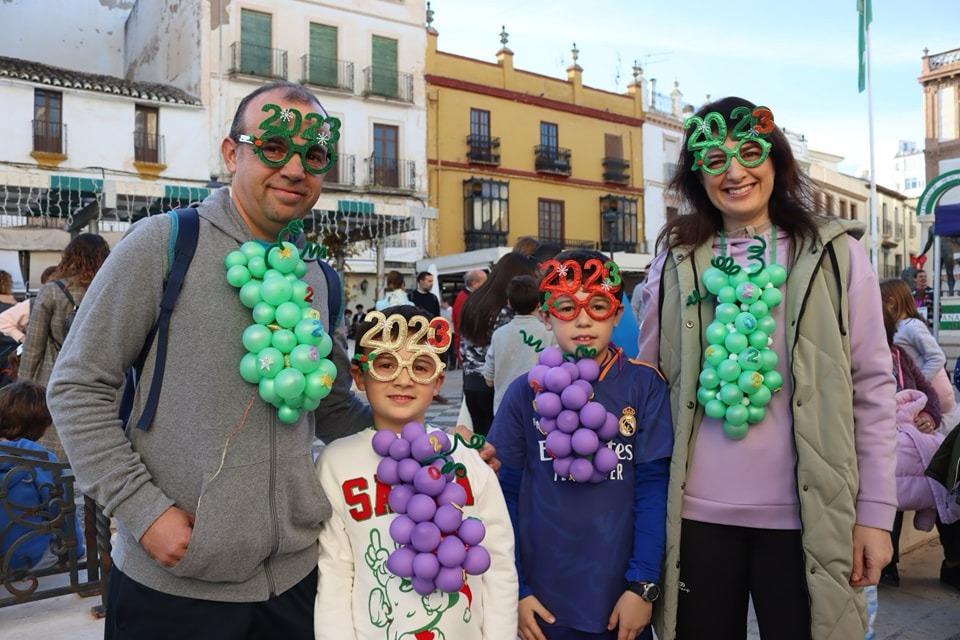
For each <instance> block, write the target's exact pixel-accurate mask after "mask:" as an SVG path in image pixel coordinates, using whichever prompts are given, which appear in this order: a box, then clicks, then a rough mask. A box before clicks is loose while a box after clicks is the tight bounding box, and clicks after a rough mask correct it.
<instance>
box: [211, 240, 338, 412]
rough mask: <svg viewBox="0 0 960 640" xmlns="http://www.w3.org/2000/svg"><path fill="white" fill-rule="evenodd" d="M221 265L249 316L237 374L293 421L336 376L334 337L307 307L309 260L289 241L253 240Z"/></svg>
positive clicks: (311, 406)
mask: <svg viewBox="0 0 960 640" xmlns="http://www.w3.org/2000/svg"><path fill="white" fill-rule="evenodd" d="M224 264H225V265H226V268H227V282H229V283H230V285H231V286H233V287H236V288H237V289H239V290H240V302H242V303H243V305H244V306H245V307H247V308H248V309H250V310H251V315H252V317H253V324H251V325H250V326H248V327H247V328H246V329H245V330H244V331H243V338H242V340H243V346H244V348H246V350H247V353H246V354H245V355H244V356H243V358H241V359H240V377H242V378H243V379H244V380H246V381H247V382H249V383H250V384H255V385H257V386H258V388H259V393H260V397H261V398H262V399H263V401H264V402H267V403H269V404H272V405H273V406H274V407H276V409H277V417H278V418H279V419H280V421H281V422H283V423H284V424H294V423H296V422H297V421H298V420H299V419H300V412H301V411H313V410H314V409H316V408H317V407H318V406H319V405H320V401H321V400H323V399H324V398H326V397H327V395H329V394H330V389H331V388H332V386H333V380H334V378H336V377H337V367H336V366H335V365H334V364H333V362H331V361H330V360H329V359H328V358H327V356H329V355H330V351H331V350H332V349H333V340H332V339H331V338H330V335H329V334H328V333H327V332H326V331H324V329H323V324H322V323H321V322H320V312H319V311H317V310H316V309H314V308H313V307H311V306H310V301H311V299H312V297H313V290H312V289H311V288H310V287H309V286H308V285H307V283H306V282H304V281H303V280H301V278H302V277H303V276H304V275H305V274H306V273H307V264H306V263H305V262H304V261H303V260H302V259H301V258H300V251H299V250H298V249H297V247H296V245H294V244H292V243H289V242H282V243H279V244H277V245H272V246H270V247H265V246H264V245H262V244H260V243H259V242H253V241H251V242H245V243H244V244H243V245H242V246H241V247H240V248H239V249H237V250H235V251H231V252H230V253H228V254H227V257H226V258H225V259H224Z"/></svg>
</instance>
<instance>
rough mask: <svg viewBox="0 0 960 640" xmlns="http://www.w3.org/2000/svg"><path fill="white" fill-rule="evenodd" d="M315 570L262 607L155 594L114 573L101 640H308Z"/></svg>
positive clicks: (311, 621)
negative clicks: (172, 639)
mask: <svg viewBox="0 0 960 640" xmlns="http://www.w3.org/2000/svg"><path fill="white" fill-rule="evenodd" d="M316 597H317V570H316V569H314V570H313V571H312V572H311V573H310V575H308V576H307V577H306V578H304V579H303V580H301V581H300V582H299V583H297V584H296V585H295V586H293V587H292V588H290V589H288V590H287V591H284V592H283V593H281V594H280V595H279V596H276V597H273V598H270V599H269V600H267V601H265V602H214V601H212V600H197V599H194V598H183V597H181V596H173V595H170V594H167V593H161V592H160V591H155V590H153V589H151V588H149V587H146V586H144V585H142V584H140V583H139V582H136V581H134V580H131V579H130V578H128V577H127V576H125V575H124V574H123V573H121V572H120V571H119V570H117V568H116V567H113V569H111V571H110V593H109V597H108V598H107V619H106V625H105V626H104V631H103V637H104V640H167V639H168V638H178V639H188V638H189V639H194V638H195V639H196V640H208V639H209V640H268V639H273V638H283V639H284V640H313V605H314V603H315V602H316Z"/></svg>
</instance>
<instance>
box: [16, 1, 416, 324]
mask: <svg viewBox="0 0 960 640" xmlns="http://www.w3.org/2000/svg"><path fill="white" fill-rule="evenodd" d="M58 10H61V11H63V12H69V14H70V16H71V20H70V21H66V20H62V21H51V20H48V19H47V16H48V15H49V14H50V13H51V12H56V11H58ZM424 13H425V4H424V2H423V1H422V0H415V1H413V2H402V3H401V2H392V1H389V0H359V1H356V2H350V3H346V2H344V3H339V5H331V4H330V3H324V2H320V1H319V0H257V1H251V2H230V1H226V0H116V1H113V2H100V0H48V2H45V3H43V4H42V5H41V4H38V3H36V2H33V1H32V0H9V2H5V3H4V4H3V5H2V6H0V36H2V37H0V40H3V42H0V56H8V57H9V58H11V59H12V60H13V62H12V63H10V64H8V65H7V66H9V67H11V69H12V70H11V72H10V73H9V74H7V75H6V77H4V76H5V74H4V73H3V72H2V71H0V91H3V92H5V93H3V94H2V97H0V101H2V102H0V103H2V104H3V105H4V111H5V112H8V113H13V114H15V116H16V117H18V118H19V119H21V120H23V121H24V123H25V125H24V131H25V132H26V133H24V135H23V136H20V137H21V138H23V139H22V140H20V139H19V138H18V143H17V146H16V151H14V149H11V148H10V146H9V145H8V146H7V148H6V149H4V150H3V151H2V152H0V162H5V163H22V164H25V165H26V170H29V171H33V173H34V174H36V172H38V171H39V172H40V174H37V175H41V177H45V178H49V176H46V174H44V173H43V172H49V171H52V170H53V169H51V168H50V167H56V166H59V167H60V168H67V167H102V168H104V170H105V171H106V173H107V174H109V173H110V172H121V173H122V174H124V175H127V174H129V180H128V181H131V180H132V181H136V179H140V180H141V182H143V185H141V186H142V187H144V188H146V191H147V192H151V193H152V192H157V191H159V192H160V193H161V194H162V193H164V190H165V189H166V186H168V179H174V180H173V181H174V182H176V183H177V185H180V186H185V187H186V188H187V189H188V191H187V192H184V193H185V194H187V193H189V195H191V196H193V197H195V198H196V197H203V196H205V195H206V193H207V191H206V189H205V188H206V187H207V186H208V183H209V186H211V187H212V186H216V185H217V184H218V183H228V182H229V176H228V175H227V174H226V171H225V168H224V166H223V163H222V159H221V157H220V142H221V140H222V139H223V137H224V136H225V135H226V133H227V131H228V130H229V127H230V123H231V121H232V119H233V115H234V112H235V110H236V108H237V106H238V105H239V103H240V100H241V99H242V98H243V97H244V96H245V95H247V94H248V93H250V92H251V91H253V90H255V89H256V88H257V87H259V86H262V85H264V84H266V83H269V82H272V81H275V80H288V81H290V82H295V83H302V84H304V85H305V86H306V87H307V88H308V89H309V90H311V91H312V92H313V93H314V94H315V95H316V96H317V97H318V98H319V100H320V101H321V103H322V104H323V106H324V107H325V109H326V111H327V112H328V113H329V114H330V115H334V116H336V117H338V118H340V119H341V121H342V122H343V127H342V129H341V131H342V134H341V138H340V141H339V145H338V146H339V148H338V151H339V154H340V161H339V162H338V163H337V166H336V167H335V168H334V170H332V171H331V172H330V173H328V174H327V175H326V181H325V185H324V192H323V195H322V196H321V198H320V200H319V201H318V202H317V204H316V206H315V209H314V213H313V215H312V216H310V217H308V219H307V220H306V221H305V224H306V228H307V230H308V232H315V233H316V234H317V235H318V237H319V239H320V240H322V241H324V242H325V243H326V244H328V245H329V247H330V248H331V250H332V251H334V252H335V253H336V255H337V256H339V257H340V258H343V257H345V256H348V257H349V259H348V260H346V264H345V265H344V264H343V262H342V260H341V263H340V266H341V267H345V269H344V271H345V272H344V280H345V283H346V285H347V292H348V298H350V299H351V301H352V302H353V301H355V302H359V303H362V304H364V306H368V305H369V304H370V303H371V302H372V301H373V300H374V299H375V297H376V294H377V289H378V284H379V283H378V278H377V277H376V276H375V274H376V273H377V267H378V257H379V267H380V270H381V272H382V270H383V269H384V268H386V269H390V268H401V269H403V270H406V271H408V272H410V269H411V267H410V265H411V264H412V263H413V262H414V261H415V260H416V259H417V258H419V257H422V255H423V247H424V246H425V243H424V231H423V227H424V225H423V224H422V222H421V221H422V219H423V218H424V217H430V216H431V215H432V210H431V209H429V208H428V207H427V206H426V191H427V185H426V149H425V147H426V111H425V106H424V105H425V98H424V86H423V66H424V55H425V53H424V52H425V46H426V44H425V43H426V36H425V32H424V28H423V22H424ZM24 25H26V28H24ZM54 42H59V43H61V44H60V46H56V47H52V46H50V43H54ZM37 43H42V45H39V44H37ZM28 55H29V57H27V56H28ZM31 63H42V64H45V65H51V66H58V65H59V66H62V69H60V70H59V71H52V72H51V71H46V72H42V73H34V72H30V71H27V72H26V73H21V72H20V71H18V69H20V68H21V67H24V65H29V64H31ZM17 73H19V74H20V75H21V76H23V78H20V79H10V80H8V79H7V78H14V76H15V75H16V74H17ZM92 73H97V74H103V75H107V76H111V78H109V79H107V80H104V81H101V82H99V83H98V81H97V76H93V75H92ZM41 76H44V77H45V76H49V77H50V78H49V79H48V80H46V81H45V80H37V78H39V77H41ZM124 78H126V80H124ZM44 83H46V84H48V86H49V87H50V90H51V91H53V92H57V91H58V92H59V93H61V94H64V95H63V96H62V97H61V98H57V97H56V96H54V98H52V100H53V102H51V103H50V104H47V102H46V100H47V96H46V94H43V93H41V95H40V97H37V98H34V97H32V96H31V95H30V93H31V91H33V89H32V88H31V87H34V85H37V86H39V85H40V84H44ZM97 87H99V88H97ZM151 88H152V89H153V92H152V93H151V91H150V89H151ZM54 90H55V91H54ZM15 94H16V95H15ZM94 94H98V96H97V97H96V98H93V97H91V96H93V95H94ZM8 95H9V97H8ZM81 95H84V96H86V98H85V99H84V100H80V98H79V96H81ZM150 96H160V97H157V98H156V99H153V98H151V97H150ZM91 101H92V102H91ZM35 102H36V104H34V103H35ZM174 105H176V106H174ZM149 108H154V109H159V111H160V112H159V113H152V114H149V113H148V114H144V113H141V112H142V111H144V109H149ZM31 110H33V115H34V116H36V114H38V113H40V114H54V115H57V114H60V115H61V117H62V119H63V120H64V121H63V122H62V123H60V124H62V125H65V127H64V126H60V124H58V125H57V127H59V129H58V130H59V131H60V132H61V133H59V134H57V135H58V136H60V137H62V138H63V139H64V140H65V141H68V143H67V142H64V144H68V148H69V153H68V154H66V155H67V158H66V159H63V160H60V161H59V164H58V163H57V162H56V161H57V158H55V157H53V158H51V157H46V156H44V157H43V158H40V159H38V158H36V157H31V156H30V153H31V152H33V151H36V150H35V149H33V150H32V149H30V148H29V147H30V146H31V135H30V131H29V128H30V126H31V124H30V120H31V119H33V120H38V119H40V120H42V118H46V117H47V116H46V115H42V118H38V117H33V118H31ZM134 120H136V122H137V123H139V124H137V125H136V127H139V128H136V127H135V124H134ZM43 121H45V120H43ZM128 122H129V124H127V123H128ZM38 126H40V127H41V128H42V127H46V126H47V125H38ZM105 127H106V128H105ZM52 131H53V130H52V129H51V131H47V130H46V129H42V130H39V133H40V134H44V135H46V134H49V133H51V132H52ZM134 131H137V132H140V133H138V134H137V135H139V136H140V139H141V142H142V139H143V138H144V135H147V136H148V137H151V136H152V138H153V139H154V143H153V144H154V146H158V149H157V153H158V154H161V155H162V156H163V157H162V159H161V158H155V157H154V156H155V155H157V153H155V154H152V155H150V157H149V158H147V159H148V160H153V161H154V162H152V164H153V165H158V166H147V165H144V164H143V163H139V164H138V163H137V162H134V161H135V160H137V158H134V148H133V141H132V138H133V136H134ZM143 131H146V132H147V133H146V134H143V133H142V132H143ZM40 137H43V136H40ZM33 138H37V136H36V135H34V136H33ZM46 138H50V136H49V135H47V136H46ZM47 142H49V140H47ZM140 146H141V147H142V146H143V144H141V145H140ZM35 155H36V154H35ZM141 155H142V154H141ZM141 159H142V158H141ZM44 163H46V164H44ZM148 164H150V163H148ZM30 165H32V166H30ZM159 165H163V166H162V167H159ZM8 167H9V165H8ZM4 170H8V169H4ZM151 173H152V174H153V175H150V174H151ZM71 175H72V174H71ZM96 177H100V179H101V181H102V182H104V184H103V185H102V186H99V185H100V183H94V184H95V185H98V188H99V189H101V190H102V195H103V197H100V199H101V200H103V199H104V198H107V199H108V200H109V197H110V194H112V193H120V194H122V193H123V192H124V190H123V189H122V188H121V189H119V190H118V189H117V188H114V187H112V186H110V185H109V183H110V182H111V181H110V180H109V179H104V178H103V176H94V177H92V178H91V179H94V178H96ZM40 182H43V180H40ZM189 189H194V191H192V192H190V191H189ZM179 192H180V191H178V193H179ZM97 193H100V192H97ZM98 197H99V196H98ZM82 202H83V201H82V200H78V203H80V204H82ZM178 203H179V201H174V204H178ZM108 204H110V203H109V202H108ZM183 204H186V203H183ZM68 208H69V207H68ZM74 208H76V207H74ZM156 208H157V205H154V207H153V209H156ZM152 211H153V210H152V209H151V212H152ZM93 219H94V220H99V221H101V224H100V227H101V228H103V227H104V224H107V223H109V222H111V221H112V220H113V219H112V218H110V216H103V215H101V214H97V215H96V216H93ZM120 222H123V220H120ZM107 226H108V227H110V225H109V224H107ZM122 226H123V225H122V224H121V225H120V227H117V228H118V230H122ZM110 228H113V227H110ZM377 247H379V248H380V249H381V250H380V251H379V252H378V251H377ZM378 254H379V255H378ZM411 284H412V281H411Z"/></svg>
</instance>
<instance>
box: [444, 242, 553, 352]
mask: <svg viewBox="0 0 960 640" xmlns="http://www.w3.org/2000/svg"><path fill="white" fill-rule="evenodd" d="M536 274H537V261H536V260H534V259H533V258H531V257H530V256H525V255H523V254H522V253H517V252H510V253H507V254H504V256H503V257H502V258H500V259H499V260H498V261H497V264H495V265H493V270H491V271H490V277H489V278H487V280H486V282H484V283H483V284H482V285H480V286H479V287H477V290H476V291H474V292H473V293H471V294H470V296H469V297H467V301H466V302H465V303H464V305H463V311H461V313H460V335H462V336H463V337H464V338H466V339H467V340H469V341H470V342H471V343H472V344H474V345H476V346H478V347H485V346H487V345H488V344H490V334H492V333H493V323H494V322H495V321H496V319H497V314H499V313H500V309H502V308H503V307H504V305H506V303H507V285H509V284H510V281H511V280H513V279H514V278H516V277H517V276H536Z"/></svg>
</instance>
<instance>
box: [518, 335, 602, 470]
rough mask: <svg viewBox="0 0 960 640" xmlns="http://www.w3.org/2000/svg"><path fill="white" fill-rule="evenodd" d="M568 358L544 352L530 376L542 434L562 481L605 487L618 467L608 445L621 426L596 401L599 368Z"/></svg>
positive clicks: (591, 361) (591, 362) (585, 360)
mask: <svg viewBox="0 0 960 640" xmlns="http://www.w3.org/2000/svg"><path fill="white" fill-rule="evenodd" d="M567 357H568V356H564V353H563V351H561V350H560V348H559V347H549V348H547V349H544V350H543V352H542V353H541V354H540V357H539V359H538V363H537V364H536V365H535V366H534V367H533V369H531V370H530V373H529V374H527V382H529V384H530V387H531V388H532V389H533V390H534V392H535V393H536V396H535V398H534V401H533V405H534V409H535V410H536V412H537V413H538V414H539V415H540V432H541V433H542V434H543V435H544V436H546V447H547V454H548V455H550V457H552V458H553V470H554V472H555V473H556V474H557V476H558V477H560V478H565V479H570V480H574V481H576V482H593V483H598V482H603V481H604V480H606V479H607V478H608V477H609V475H610V472H611V471H613V470H614V469H615V468H616V466H617V462H618V460H617V454H616V453H615V452H614V451H613V449H611V448H610V447H608V446H607V444H608V443H609V442H610V441H611V440H613V439H614V438H615V437H616V436H617V432H618V430H619V422H618V420H617V416H615V415H614V414H612V413H610V412H609V411H607V409H606V407H604V406H603V405H602V404H600V403H599V402H596V401H594V400H593V384H592V383H593V382H594V381H595V380H597V379H598V378H599V377H600V366H599V365H598V364H597V363H596V361H595V360H594V359H593V358H589V357H588V358H580V359H578V360H577V361H576V362H573V361H571V360H568V359H567Z"/></svg>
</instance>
